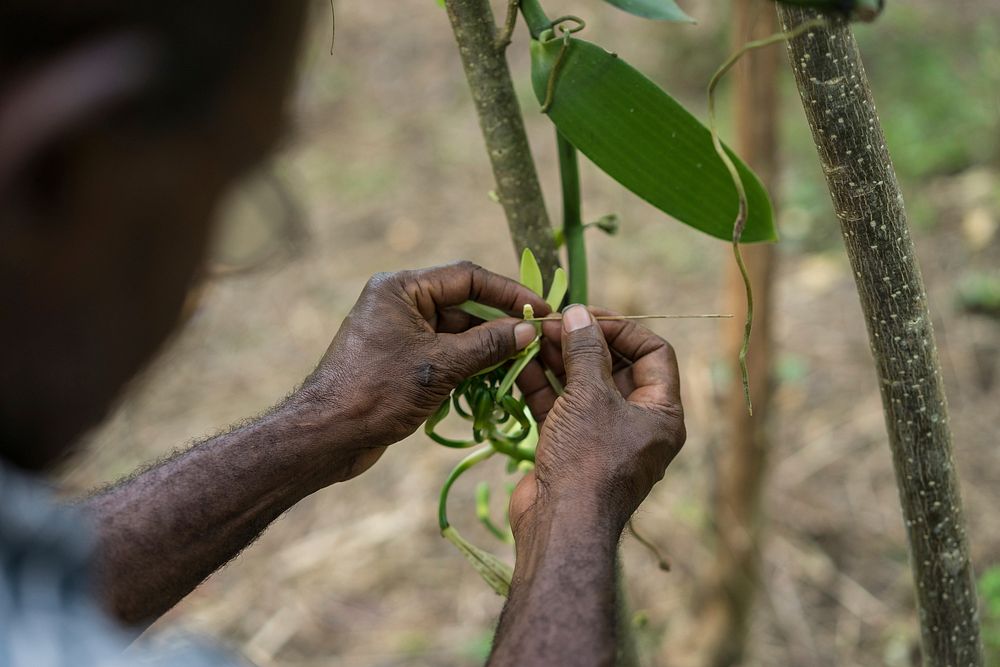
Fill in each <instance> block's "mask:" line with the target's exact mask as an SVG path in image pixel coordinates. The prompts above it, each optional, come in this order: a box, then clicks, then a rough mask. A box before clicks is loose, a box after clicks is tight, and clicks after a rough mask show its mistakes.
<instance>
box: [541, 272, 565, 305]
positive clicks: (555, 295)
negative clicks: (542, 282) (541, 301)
mask: <svg viewBox="0 0 1000 667" xmlns="http://www.w3.org/2000/svg"><path fill="white" fill-rule="evenodd" d="M567 289H569V276H567V275H566V271H564V270H563V268H562V267H561V266H560V267H559V268H557V269H556V272H555V273H554V274H553V275H552V285H551V286H550V287H549V295H548V296H547V297H545V303H547V304H549V308H551V309H552V310H553V311H555V312H558V311H559V306H560V305H562V302H563V299H564V298H565V297H566V290H567Z"/></svg>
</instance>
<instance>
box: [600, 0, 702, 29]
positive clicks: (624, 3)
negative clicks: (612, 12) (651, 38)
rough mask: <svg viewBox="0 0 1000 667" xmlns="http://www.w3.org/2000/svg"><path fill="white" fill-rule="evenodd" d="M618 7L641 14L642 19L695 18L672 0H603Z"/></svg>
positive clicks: (674, 19) (676, 19)
mask: <svg viewBox="0 0 1000 667" xmlns="http://www.w3.org/2000/svg"><path fill="white" fill-rule="evenodd" d="M604 1H605V2H606V3H608V4H609V5H614V6H615V7H617V8H618V9H621V10H623V11H626V12H628V13H629V14H635V15H636V16H641V17H642V18H644V19H657V20H660V21H680V22H683V23H694V22H695V20H694V19H693V18H691V17H690V16H688V15H687V14H685V13H684V10H683V9H681V8H680V7H678V6H677V3H676V2H674V0H604Z"/></svg>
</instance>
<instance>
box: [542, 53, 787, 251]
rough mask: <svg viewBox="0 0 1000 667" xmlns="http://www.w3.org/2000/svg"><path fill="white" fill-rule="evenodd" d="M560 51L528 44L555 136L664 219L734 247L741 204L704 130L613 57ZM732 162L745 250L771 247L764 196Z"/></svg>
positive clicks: (744, 170) (750, 174)
mask: <svg viewBox="0 0 1000 667" xmlns="http://www.w3.org/2000/svg"><path fill="white" fill-rule="evenodd" d="M563 48H564V42H563V40H562V38H559V39H554V38H552V39H548V40H547V41H532V43H531V54H532V58H531V74H532V84H533V86H534V90H535V95H536V96H537V97H538V100H539V102H541V103H543V104H545V103H548V109H547V113H548V115H549V117H550V118H551V119H552V121H553V122H554V123H555V125H556V127H557V128H558V129H559V132H560V133H561V134H563V135H564V136H565V137H566V138H567V139H568V140H569V141H570V142H571V143H572V144H573V145H574V146H576V147H577V149H579V150H580V152H582V153H583V154H584V155H586V156H587V157H588V158H589V159H590V160H591V161H592V162H593V163H594V164H596V165H597V166H598V167H599V168H600V169H602V170H603V171H604V172H605V173H606V174H608V175H609V176H611V177H612V178H614V179H615V180H616V181H618V182H619V183H621V184H622V185H624V186H625V187H626V188H628V189H629V190H631V191H632V192H634V193H635V194H636V195H638V196H640V197H642V198H643V199H645V200H646V201H648V202H649V203H651V204H652V205H654V206H656V207H657V208H659V209H660V210H661V211H663V212H664V213H667V214H668V215H670V216H672V217H674V218H676V219H677V220H679V221H681V222H683V223H685V224H687V225H690V226H692V227H694V228H695V229H699V230H701V231H703V232H705V233H706V234H710V235H712V236H715V237H717V238H720V239H723V240H727V241H729V240H732V228H733V221H734V219H735V218H736V210H737V207H738V197H737V194H736V188H735V186H734V185H733V181H732V178H731V177H730V175H729V172H728V171H727V170H726V168H725V166H724V165H723V164H722V161H721V160H720V159H719V156H718V155H717V154H716V153H715V150H714V148H713V146H712V138H711V134H710V133H709V131H708V128H706V127H705V126H704V125H703V124H702V123H701V122H700V121H699V120H698V119H697V118H695V117H694V116H693V115H691V113H689V112H688V111H687V110H686V109H684V107H682V106H681V105H680V104H679V103H678V102H677V101H675V100H674V99H673V98H672V97H670V95H668V94H667V93H666V92H664V91H663V90H662V89H661V88H660V87H659V86H657V85H656V84H655V83H653V82H652V81H650V80H649V79H648V78H646V77H645V76H644V75H643V74H642V73H641V72H639V71H638V70H636V69H635V68H633V67H632V66H631V65H629V64H628V63H626V62H625V61H623V60H622V59H621V58H619V57H618V56H617V55H615V54H613V53H609V52H608V51H605V50H604V49H602V48H601V47H599V46H597V45H596V44H592V43H590V42H586V41H583V40H578V39H570V40H569V43H568V46H566V47H565V49H566V50H565V53H562V55H560V53H561V52H562V50H563ZM560 60H561V62H560ZM557 63H559V64H558V69H557V71H556V76H555V78H554V80H553V81H552V90H551V91H550V90H549V84H550V75H551V74H552V71H553V68H555V67H556V65H557ZM550 93H551V94H550ZM726 150H727V151H728V150H729V149H728V148H727V149H726ZM729 153H730V155H732V156H733V159H734V160H735V162H736V165H737V168H738V169H739V172H740V174H741V176H742V177H743V182H744V185H745V187H746V190H747V196H748V200H749V217H748V220H747V225H746V229H745V231H744V232H743V237H742V238H743V241H744V242H754V241H773V240H775V239H776V234H775V230H774V221H773V219H772V211H771V202H770V199H769V198H768V195H767V192H766V191H765V190H764V187H763V185H761V183H760V181H759V180H758V179H757V177H756V176H755V175H754V174H753V172H751V171H750V169H749V168H747V166H746V165H745V164H743V162H742V161H740V160H739V159H738V158H737V157H736V156H735V155H734V154H733V153H732V151H729Z"/></svg>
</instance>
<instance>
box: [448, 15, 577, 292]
mask: <svg viewBox="0 0 1000 667" xmlns="http://www.w3.org/2000/svg"><path fill="white" fill-rule="evenodd" d="M445 6H446V7H447V9H448V18H449V19H450V20H451V26H452V29H453V31H454V33H455V39H456V41H457V42H458V50H459V53H460V54H461V57H462V65H463V66H464V68H465V76H466V78H467V79H468V82H469V89H470V90H471V91H472V99H473V101H474V102H475V104H476V112H477V113H478V115H479V125H480V127H481V128H482V130H483V137H484V138H485V139H486V148H487V152H488V153H489V156H490V163H491V164H492V166H493V176H494V178H495V179H496V184H497V195H498V196H499V198H500V203H501V204H502V205H503V208H504V212H505V213H506V215H507V226H508V227H509V228H510V235H511V238H512V239H513V241H514V247H515V249H516V250H517V256H518V258H520V256H521V253H522V252H523V251H524V249H525V248H530V249H531V251H532V252H533V253H534V254H535V257H536V258H537V259H538V265H539V267H540V268H541V269H542V277H543V278H544V280H545V284H546V286H548V283H549V281H550V280H551V279H552V275H553V274H554V273H555V270H556V267H558V266H559V255H558V252H557V251H556V245H555V239H554V237H553V234H552V226H551V224H550V223H549V216H548V213H547V212H546V210H545V200H544V198H543V197H542V188H541V186H540V185H539V183H538V174H537V172H536V171H535V162H534V160H533V159H532V157H531V148H530V147H529V146H528V137H527V135H526V134H525V132H524V120H523V118H522V117H521V107H520V105H519V104H518V102H517V96H516V95H515V93H514V84H513V83H512V82H511V79H510V69H509V68H508V67H507V58H506V56H505V55H504V49H505V46H504V45H500V44H498V31H497V27H496V23H495V20H494V17H493V10H492V9H491V8H490V3H489V0H446V2H445Z"/></svg>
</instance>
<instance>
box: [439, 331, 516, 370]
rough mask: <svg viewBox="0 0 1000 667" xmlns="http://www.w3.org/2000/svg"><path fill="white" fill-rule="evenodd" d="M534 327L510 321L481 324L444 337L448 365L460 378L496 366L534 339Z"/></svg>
mask: <svg viewBox="0 0 1000 667" xmlns="http://www.w3.org/2000/svg"><path fill="white" fill-rule="evenodd" d="M535 335H536V331H535V327H534V325H531V324H528V323H527V322H524V321H520V320H516V319H514V318H508V319H502V320H493V321H492V322H484V323H483V324H480V325H479V326H476V327H473V328H471V329H469V330H468V331H464V332H462V333H459V334H444V335H442V336H441V337H442V338H444V339H445V340H446V341H447V342H446V345H445V347H446V348H447V349H448V361H449V362H450V365H451V368H450V369H449V370H451V371H453V372H455V373H456V374H457V375H458V376H459V377H461V378H467V377H469V376H471V375H475V374H476V373H478V372H479V371H481V370H484V369H486V368H489V367H490V366H494V365H496V364H499V363H500V362H501V361H504V360H505V359H507V358H509V357H511V356H513V355H514V354H515V353H516V352H517V351H518V350H523V349H524V348H525V347H527V345H528V343H530V342H531V341H533V340H534V339H535Z"/></svg>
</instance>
